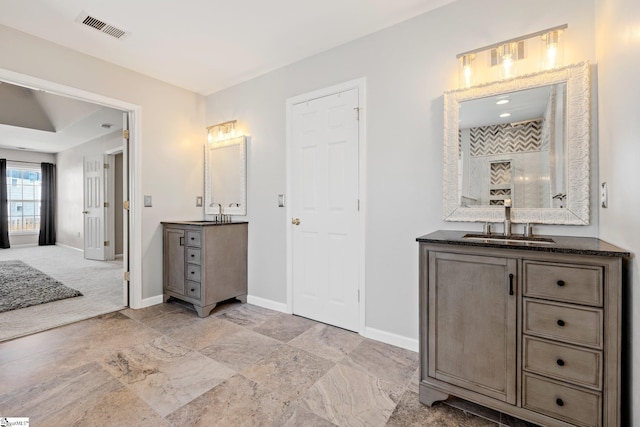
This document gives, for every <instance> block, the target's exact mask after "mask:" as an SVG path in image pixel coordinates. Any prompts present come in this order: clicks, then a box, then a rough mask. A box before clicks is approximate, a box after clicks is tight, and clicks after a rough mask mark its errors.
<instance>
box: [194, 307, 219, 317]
mask: <svg viewBox="0 0 640 427" xmlns="http://www.w3.org/2000/svg"><path fill="white" fill-rule="evenodd" d="M216 305H218V304H211V305H205V306H204V307H200V306H198V305H194V306H193V308H195V309H196V312H197V313H198V316H200V317H207V316H208V315H210V314H211V312H212V311H213V309H214V308H216Z"/></svg>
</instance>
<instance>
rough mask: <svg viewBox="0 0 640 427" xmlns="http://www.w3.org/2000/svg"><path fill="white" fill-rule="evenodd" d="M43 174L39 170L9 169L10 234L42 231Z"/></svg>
mask: <svg viewBox="0 0 640 427" xmlns="http://www.w3.org/2000/svg"><path fill="white" fill-rule="evenodd" d="M41 189H42V173H41V172H40V170H39V169H24V168H12V167H7V199H8V204H9V232H10V233H20V232H26V233H29V232H37V231H39V230H40V194H41Z"/></svg>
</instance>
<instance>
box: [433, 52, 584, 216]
mask: <svg viewBox="0 0 640 427" xmlns="http://www.w3.org/2000/svg"><path fill="white" fill-rule="evenodd" d="M590 100H591V94H590V79H589V64H588V63H587V62H583V63H579V64H576V65H571V66H567V67H564V68H560V69H556V70H551V71H544V72H540V73H536V74H530V75H525V76H522V77H517V78H514V79H510V80H505V81H499V82H494V83H489V84H485V85H480V86H475V87H471V88H468V89H461V90H455V91H450V92H446V93H445V94H444V171H443V175H444V189H443V190H444V193H443V199H444V200H443V202H444V212H443V214H444V219H445V220H446V221H469V222H474V221H483V222H484V221H488V222H501V221H503V220H504V207H503V205H504V201H505V200H506V199H510V200H511V203H512V207H513V208H512V210H511V214H512V217H511V218H512V221H513V222H514V223H527V222H529V223H536V224H579V225H587V224H588V223H589V191H590V190H589V182H590V178H589V165H590V155H589V151H590V132H591V123H590Z"/></svg>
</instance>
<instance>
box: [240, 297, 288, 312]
mask: <svg viewBox="0 0 640 427" xmlns="http://www.w3.org/2000/svg"><path fill="white" fill-rule="evenodd" d="M247 302H248V303H249V304H253V305H257V306H258V307H262V308H268V309H269V310H275V311H279V312H281V313H287V314H291V312H290V311H288V310H287V304H284V303H281V302H277V301H273V300H270V299H266V298H260V297H256V296H253V295H247Z"/></svg>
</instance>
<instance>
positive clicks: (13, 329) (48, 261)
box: [0, 246, 124, 341]
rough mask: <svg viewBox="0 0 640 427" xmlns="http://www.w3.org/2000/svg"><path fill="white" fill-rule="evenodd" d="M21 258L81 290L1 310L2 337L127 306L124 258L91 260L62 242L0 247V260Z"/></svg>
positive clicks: (5, 337) (9, 337) (0, 338)
mask: <svg viewBox="0 0 640 427" xmlns="http://www.w3.org/2000/svg"><path fill="white" fill-rule="evenodd" d="M7 260H21V261H24V262H25V263H26V264H28V265H30V266H32V267H33V268H36V269H38V270H40V271H42V272H43V273H45V274H47V275H49V276H51V277H53V278H54V279H56V280H58V281H60V282H62V283H63V284H65V285H67V286H69V287H71V288H73V289H77V290H79V291H80V292H82V294H83V296H82V297H79V298H67V299H64V300H60V301H53V302H50V303H47V304H40V305H34V306H31V307H26V308H21V309H18V310H12V311H7V312H4V313H0V341H5V340H9V339H12V338H16V337H21V336H24V335H29V334H33V333H35V332H40V331H44V330H47V329H51V328H55V327H57V326H62V325H66V324H69V323H73V322H77V321H79V320H83V319H88V318H91V317H95V316H98V315H101V314H105V313H111V312H114V311H118V310H121V309H122V308H124V303H123V288H122V260H116V261H92V260H86V259H84V254H83V252H82V251H77V250H74V249H70V248H66V247H62V246H24V247H18V248H11V249H2V250H0V261H7Z"/></svg>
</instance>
